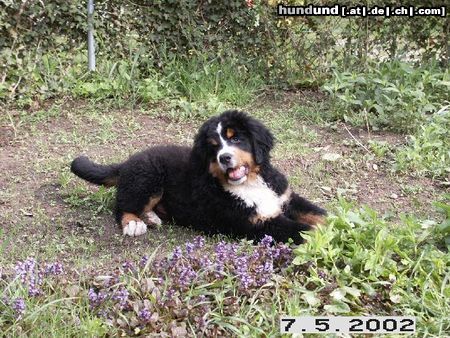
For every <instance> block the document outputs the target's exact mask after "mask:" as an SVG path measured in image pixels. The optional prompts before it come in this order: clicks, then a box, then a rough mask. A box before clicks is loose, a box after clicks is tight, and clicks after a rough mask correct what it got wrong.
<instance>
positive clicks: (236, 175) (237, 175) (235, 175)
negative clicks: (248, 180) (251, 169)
mask: <svg viewBox="0 0 450 338" xmlns="http://www.w3.org/2000/svg"><path fill="white" fill-rule="evenodd" d="M244 176H245V167H244V166H241V167H239V168H236V169H233V170H230V171H229V172H228V177H229V178H231V179H232V180H235V181H237V180H240V179H241V178H242V177H244Z"/></svg>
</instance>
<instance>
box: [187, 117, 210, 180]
mask: <svg viewBox="0 0 450 338" xmlns="http://www.w3.org/2000/svg"><path fill="white" fill-rule="evenodd" d="M208 128H209V121H208V122H206V123H205V124H203V126H202V127H201V128H200V130H199V131H198V133H197V135H195V138H194V145H193V146H192V151H191V160H190V163H191V165H192V166H193V169H194V170H195V172H197V173H198V174H203V173H204V172H206V170H207V168H208V165H209V163H208V153H207V142H206V135H207V130H208Z"/></svg>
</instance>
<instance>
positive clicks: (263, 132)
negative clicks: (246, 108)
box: [247, 118, 274, 164]
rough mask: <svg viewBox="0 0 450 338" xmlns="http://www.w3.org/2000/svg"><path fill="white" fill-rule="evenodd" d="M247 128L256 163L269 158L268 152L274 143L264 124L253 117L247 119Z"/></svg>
mask: <svg viewBox="0 0 450 338" xmlns="http://www.w3.org/2000/svg"><path fill="white" fill-rule="evenodd" d="M247 128H248V130H249V132H250V137H251V139H252V143H253V144H252V146H253V154H254V156H255V161H256V164H261V163H263V162H264V161H265V160H268V159H269V152H270V151H271V150H272V148H273V145H274V137H273V135H272V133H271V132H270V131H269V129H267V127H266V126H264V125H263V124H262V123H261V122H259V121H257V120H255V119H253V118H251V119H250V120H248V122H247Z"/></svg>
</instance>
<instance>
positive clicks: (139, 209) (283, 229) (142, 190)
mask: <svg viewBox="0 0 450 338" xmlns="http://www.w3.org/2000/svg"><path fill="white" fill-rule="evenodd" d="M273 145H274V138H273V136H272V134H271V133H270V131H269V130H268V129H267V128H266V127H265V126H264V125H263V124H262V123H261V122H259V121H257V120H256V119H254V118H252V117H250V116H249V115H247V114H246V113H244V112H240V111H235V110H233V111H226V112H224V113H222V114H221V115H219V116H215V117H212V118H210V119H209V120H208V121H206V122H205V123H204V124H203V126H202V127H201V128H200V130H199V132H198V134H197V135H196V137H195V140H194V145H193V147H192V148H190V147H182V146H173V145H169V146H157V147H152V148H149V149H147V150H144V151H142V152H140V153H137V154H135V155H132V156H131V157H130V158H129V159H128V160H126V161H125V162H123V163H120V164H111V165H100V164H95V163H93V162H91V161H90V160H89V159H88V158H87V157H78V158H76V159H75V160H74V161H73V162H72V165H71V170H72V172H73V173H74V174H76V175H77V176H79V177H81V178H83V179H85V180H87V181H89V182H91V183H94V184H97V185H104V186H116V187H117V196H116V218H117V221H118V223H120V224H121V225H122V228H123V233H124V235H129V236H139V235H142V234H144V233H145V232H146V231H147V223H152V224H161V223H162V221H161V218H165V217H167V218H169V219H172V220H173V221H174V222H175V223H176V224H177V225H181V226H189V227H192V228H194V229H198V230H201V231H204V232H206V233H210V234H211V233H223V234H228V235H233V236H238V237H247V238H249V239H256V240H258V239H261V238H262V237H264V235H266V234H267V235H270V236H272V237H273V238H274V239H275V240H276V241H282V242H285V241H287V240H288V239H289V238H291V239H292V240H293V241H294V243H296V244H300V243H302V241H303V238H302V237H301V232H303V231H308V230H311V229H314V227H315V226H316V225H317V224H319V223H322V222H323V220H324V216H325V215H326V212H325V210H323V209H321V208H320V207H318V206H316V205H314V204H313V203H311V202H309V201H308V200H306V199H304V198H303V197H300V196H299V195H298V194H296V193H294V192H292V191H291V189H290V188H289V186H288V182H287V180H286V177H285V176H284V175H283V174H282V173H280V172H279V171H278V170H277V169H275V168H274V167H273V166H272V165H271V164H270V155H269V152H270V150H271V149H272V147H273ZM164 216H165V217H164ZM160 217H161V218H160ZM144 221H145V222H144Z"/></svg>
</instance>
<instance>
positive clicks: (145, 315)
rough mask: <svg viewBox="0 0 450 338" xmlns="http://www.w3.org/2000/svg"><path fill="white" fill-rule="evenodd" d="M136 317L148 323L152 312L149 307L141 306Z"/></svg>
mask: <svg viewBox="0 0 450 338" xmlns="http://www.w3.org/2000/svg"><path fill="white" fill-rule="evenodd" d="M138 317H139V319H140V320H141V321H142V322H144V323H148V322H149V321H150V319H151V317H152V314H151V312H150V310H149V309H147V308H143V309H142V310H141V311H139V314H138Z"/></svg>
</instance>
